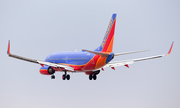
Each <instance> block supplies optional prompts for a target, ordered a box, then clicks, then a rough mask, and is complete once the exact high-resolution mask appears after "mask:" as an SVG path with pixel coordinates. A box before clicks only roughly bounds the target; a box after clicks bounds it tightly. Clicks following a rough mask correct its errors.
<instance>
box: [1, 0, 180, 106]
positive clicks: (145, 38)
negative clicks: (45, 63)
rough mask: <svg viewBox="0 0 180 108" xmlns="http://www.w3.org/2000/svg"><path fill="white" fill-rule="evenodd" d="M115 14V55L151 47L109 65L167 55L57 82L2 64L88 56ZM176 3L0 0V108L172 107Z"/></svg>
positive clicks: (178, 102)
mask: <svg viewBox="0 0 180 108" xmlns="http://www.w3.org/2000/svg"><path fill="white" fill-rule="evenodd" d="M113 13H117V22H116V29H115V40H114V52H116V53H118V52H127V51H136V50H144V49H151V51H149V52H145V53H138V54H132V55H124V56H119V57H116V58H115V59H114V61H120V60H126V59H134V58H140V57H147V56H153V55H158V54H166V53H167V52H168V50H169V48H170V45H171V43H172V41H175V43H174V47H173V50H172V53H171V55H169V56H167V57H163V58H160V59H155V60H149V61H143V62H137V63H135V64H133V65H130V68H129V69H128V68H126V67H124V66H122V67H117V68H116V70H115V71H114V70H112V69H110V68H105V71H101V73H100V74H99V75H98V79H97V80H96V81H89V79H88V76H87V75H85V74H84V73H73V74H72V73H70V75H71V80H70V81H63V80H62V79H61V77H62V74H63V73H60V72H59V73H56V74H55V75H56V79H55V80H51V79H50V76H45V75H41V74H40V73H39V68H40V67H41V66H40V65H37V64H33V63H28V62H25V61H21V60H17V59H14V58H9V57H8V56H7V54H6V52H7V44H8V40H11V52H12V53H14V54H17V55H21V56H24V57H29V58H34V59H39V60H44V59H45V58H46V56H48V55H49V54H51V53H54V52H59V51H74V50H78V51H80V50H81V49H89V50H94V49H95V48H97V47H98V46H99V45H100V43H101V42H102V39H103V37H104V34H105V31H106V29H107V26H108V24H109V21H110V18H111V16H112V14H113ZM179 48H180V1H179V0H90V1H85V0H66V1H65V0H64V1H60V0H31V1H29V0H1V1H0V49H1V50H0V55H1V56H0V69H1V75H0V108H24V107H25V108H32V107H33V108H50V107H53V108H60V107H61V108H72V107H74V108H110V107H111V108H120V107H121V108H179V107H180V66H179V64H180V63H179V61H180V57H179V54H180V49H179Z"/></svg>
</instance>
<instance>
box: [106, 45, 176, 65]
mask: <svg viewBox="0 0 180 108" xmlns="http://www.w3.org/2000/svg"><path fill="white" fill-rule="evenodd" d="M173 44H174V42H172V45H171V47H170V50H169V52H168V53H167V54H163V55H157V56H151V57H145V58H139V59H132V60H125V61H118V62H112V63H108V64H106V65H105V66H104V67H111V68H114V67H117V66H126V67H128V68H129V66H128V65H129V64H133V63H134V62H137V61H143V60H149V59H155V58H160V57H163V56H167V55H169V54H170V53H171V50H172V47H173Z"/></svg>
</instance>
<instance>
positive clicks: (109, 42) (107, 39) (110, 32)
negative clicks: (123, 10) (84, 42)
mask: <svg viewBox="0 0 180 108" xmlns="http://www.w3.org/2000/svg"><path fill="white" fill-rule="evenodd" d="M115 24H116V14H113V15H112V18H111V20H110V22H109V25H108V28H107V31H106V34H105V36H104V39H103V42H102V43H101V45H100V46H99V47H98V48H97V49H96V50H95V51H101V52H112V50H113V41H114V31H115Z"/></svg>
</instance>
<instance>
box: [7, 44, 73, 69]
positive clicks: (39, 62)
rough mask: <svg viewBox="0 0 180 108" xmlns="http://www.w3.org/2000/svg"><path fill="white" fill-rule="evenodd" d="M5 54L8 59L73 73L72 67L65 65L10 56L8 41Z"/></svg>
mask: <svg viewBox="0 0 180 108" xmlns="http://www.w3.org/2000/svg"><path fill="white" fill-rule="evenodd" d="M7 54H8V55H9V57H13V58H16V59H20V60H24V61H28V62H32V63H37V64H40V65H41V66H43V67H44V65H47V66H51V67H55V68H58V67H60V68H64V69H65V70H69V71H74V68H73V67H70V66H67V65H61V64H56V63H51V62H45V61H40V60H34V59H30V58H25V57H22V56H18V55H14V54H11V53H10V41H9V43H8V51H7Z"/></svg>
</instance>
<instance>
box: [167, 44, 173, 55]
mask: <svg viewBox="0 0 180 108" xmlns="http://www.w3.org/2000/svg"><path fill="white" fill-rule="evenodd" d="M173 44H174V41H173V42H172V45H171V47H170V49H169V52H168V53H167V54H166V56H167V55H169V54H170V53H171V50H172V47H173Z"/></svg>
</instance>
